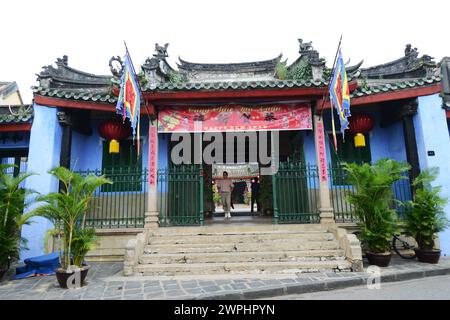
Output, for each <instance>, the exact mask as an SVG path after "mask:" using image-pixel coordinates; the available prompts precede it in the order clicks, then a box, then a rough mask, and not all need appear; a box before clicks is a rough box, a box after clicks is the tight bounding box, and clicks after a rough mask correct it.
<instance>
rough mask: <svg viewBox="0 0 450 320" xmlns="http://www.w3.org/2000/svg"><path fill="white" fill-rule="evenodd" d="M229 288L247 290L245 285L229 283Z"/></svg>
mask: <svg viewBox="0 0 450 320" xmlns="http://www.w3.org/2000/svg"><path fill="white" fill-rule="evenodd" d="M230 286H231V288H233V289H234V290H242V289H248V286H247V284H245V283H231V284H230Z"/></svg>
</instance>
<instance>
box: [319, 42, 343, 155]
mask: <svg viewBox="0 0 450 320" xmlns="http://www.w3.org/2000/svg"><path fill="white" fill-rule="evenodd" d="M341 43H342V34H341V37H340V38H339V43H338V47H337V49H336V54H335V55H334V61H333V67H332V68H331V74H330V79H328V86H327V88H328V94H324V95H323V98H322V106H321V108H320V113H319V117H322V113H323V108H324V104H325V99H326V97H330V86H331V80H332V79H333V77H334V68H335V67H336V60H337V56H338V54H339V49H340V48H341ZM330 115H331V132H332V135H333V144H334V152H335V154H337V139H336V129H335V125H334V107H333V103H332V101H331V97H330Z"/></svg>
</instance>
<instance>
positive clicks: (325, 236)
mask: <svg viewBox="0 0 450 320" xmlns="http://www.w3.org/2000/svg"><path fill="white" fill-rule="evenodd" d="M333 239H334V236H333V234H332V233H328V232H316V233H261V234H207V235H177V236H174V235H165V236H153V237H150V239H149V244H151V245H155V244H187V243H191V244H196V243H216V242H230V241H231V242H235V243H239V242H246V243H248V242H262V241H268V240H269V241H286V240H287V241H290V240H297V241H305V240H324V241H328V240H333Z"/></svg>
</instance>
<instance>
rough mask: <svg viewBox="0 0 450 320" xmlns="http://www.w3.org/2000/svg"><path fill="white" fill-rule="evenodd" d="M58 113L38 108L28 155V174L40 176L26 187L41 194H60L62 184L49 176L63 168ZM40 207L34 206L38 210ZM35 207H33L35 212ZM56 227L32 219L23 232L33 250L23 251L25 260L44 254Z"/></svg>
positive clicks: (45, 220) (44, 221)
mask: <svg viewBox="0 0 450 320" xmlns="http://www.w3.org/2000/svg"><path fill="white" fill-rule="evenodd" d="M57 111H58V110H57V109H56V108H49V107H46V106H40V105H36V104H35V105H34V120H33V126H32V127H31V138H30V144H29V153H28V172H33V173H36V175H33V176H31V177H29V178H28V179H27V180H26V184H25V185H26V187H27V188H29V189H33V190H35V191H37V192H39V193H41V194H47V193H49V192H55V191H57V190H58V181H57V179H55V178H54V177H52V176H51V175H49V174H48V173H47V172H48V171H49V170H50V169H52V168H54V167H56V166H58V165H59V156H60V150H61V135H62V130H61V126H60V125H59V123H58V120H57V116H56V113H57ZM36 205H38V204H34V205H33V207H34V206H36ZM33 207H30V209H31V208H33ZM51 228H53V225H52V223H51V222H50V221H49V220H47V219H45V218H41V217H35V218H33V219H32V223H31V224H30V225H25V226H24V227H23V228H22V237H24V238H25V239H27V241H28V248H29V250H22V251H21V254H20V258H21V260H23V259H26V258H28V257H34V256H37V255H41V254H43V253H44V236H45V233H46V231H47V230H48V229H51Z"/></svg>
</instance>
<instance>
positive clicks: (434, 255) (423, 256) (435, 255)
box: [414, 249, 441, 263]
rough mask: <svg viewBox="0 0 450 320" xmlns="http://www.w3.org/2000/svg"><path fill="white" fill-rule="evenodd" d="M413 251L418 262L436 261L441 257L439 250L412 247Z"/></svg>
mask: <svg viewBox="0 0 450 320" xmlns="http://www.w3.org/2000/svg"><path fill="white" fill-rule="evenodd" d="M414 251H415V252H416V257H417V260H419V262H425V263H438V262H439V258H440V257H441V250H423V249H414Z"/></svg>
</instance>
